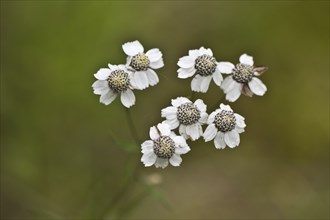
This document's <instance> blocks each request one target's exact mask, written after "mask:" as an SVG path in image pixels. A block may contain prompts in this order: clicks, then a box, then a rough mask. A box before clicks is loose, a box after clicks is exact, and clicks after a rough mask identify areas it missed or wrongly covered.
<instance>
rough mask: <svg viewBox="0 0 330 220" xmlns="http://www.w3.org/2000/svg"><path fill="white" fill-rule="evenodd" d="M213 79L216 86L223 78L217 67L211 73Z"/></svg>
mask: <svg viewBox="0 0 330 220" xmlns="http://www.w3.org/2000/svg"><path fill="white" fill-rule="evenodd" d="M212 77H213V81H214V83H215V84H216V85H217V86H220V85H221V82H222V80H223V77H222V75H221V73H220V71H219V70H218V69H216V70H215V72H214V73H213V74H212Z"/></svg>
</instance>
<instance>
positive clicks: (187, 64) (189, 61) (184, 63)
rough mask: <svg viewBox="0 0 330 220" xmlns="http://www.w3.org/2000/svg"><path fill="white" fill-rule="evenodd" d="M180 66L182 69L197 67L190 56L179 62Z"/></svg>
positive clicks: (182, 58)
mask: <svg viewBox="0 0 330 220" xmlns="http://www.w3.org/2000/svg"><path fill="white" fill-rule="evenodd" d="M178 66H179V67H181V68H191V67H193V66H195V60H194V59H193V58H192V57H190V56H184V57H181V58H180V59H179V61H178Z"/></svg>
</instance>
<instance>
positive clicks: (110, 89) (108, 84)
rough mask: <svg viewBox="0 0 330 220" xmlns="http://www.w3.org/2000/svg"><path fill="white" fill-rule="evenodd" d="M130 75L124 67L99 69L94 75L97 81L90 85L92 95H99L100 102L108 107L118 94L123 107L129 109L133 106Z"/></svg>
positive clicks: (115, 66) (113, 66)
mask: <svg viewBox="0 0 330 220" xmlns="http://www.w3.org/2000/svg"><path fill="white" fill-rule="evenodd" d="M131 74H132V73H131V72H130V71H129V70H127V69H126V67H125V66H124V65H118V66H117V65H111V64H109V68H101V69H100V70H99V71H98V72H97V73H96V74H94V76H95V78H96V79H97V80H96V81H95V82H94V83H93V85H92V87H93V90H94V94H97V95H101V96H100V102H101V103H103V104H105V105H109V104H110V103H111V102H113V100H114V99H115V98H116V97H117V95H118V94H120V99H121V102H122V103H123V105H124V106H125V107H127V108H129V107H131V106H132V105H134V104H135V96H134V93H133V92H132V85H131Z"/></svg>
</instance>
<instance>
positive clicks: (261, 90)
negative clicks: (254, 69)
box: [249, 77, 267, 96]
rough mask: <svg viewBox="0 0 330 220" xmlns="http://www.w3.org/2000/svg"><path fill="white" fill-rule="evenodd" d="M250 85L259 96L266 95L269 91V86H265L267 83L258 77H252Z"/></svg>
mask: <svg viewBox="0 0 330 220" xmlns="http://www.w3.org/2000/svg"><path fill="white" fill-rule="evenodd" d="M249 87H250V90H251V91H252V92H253V93H254V94H256V95H259V96H262V95H264V94H265V92H266V91H267V87H266V86H265V84H263V83H262V82H261V80H260V79H258V78H257V77H253V78H252V80H251V81H250V82H249Z"/></svg>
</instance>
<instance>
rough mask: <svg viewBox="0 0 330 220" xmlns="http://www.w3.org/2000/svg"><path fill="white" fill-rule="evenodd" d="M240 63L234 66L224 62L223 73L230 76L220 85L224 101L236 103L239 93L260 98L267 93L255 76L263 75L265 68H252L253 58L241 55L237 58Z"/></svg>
mask: <svg viewBox="0 0 330 220" xmlns="http://www.w3.org/2000/svg"><path fill="white" fill-rule="evenodd" d="M239 61H240V63H239V64H237V65H236V66H234V64H232V63H230V62H226V64H225V65H224V66H226V67H225V68H226V69H227V71H226V72H225V73H228V74H231V76H228V77H227V78H226V79H225V80H224V81H223V82H222V84H221V88H222V89H223V91H224V92H225V94H226V99H227V100H228V101H230V102H234V101H236V100H237V99H238V98H239V97H240V95H241V93H242V94H244V95H246V96H250V97H252V95H253V94H256V95H258V96H262V95H264V94H265V92H266V91H267V87H266V86H265V85H264V84H263V83H262V82H261V80H260V79H258V78H257V77H256V76H260V75H261V74H263V73H264V72H265V71H266V70H267V67H263V66H260V67H256V66H254V62H253V57H252V56H249V55H247V54H243V55H241V56H240V58H239Z"/></svg>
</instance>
